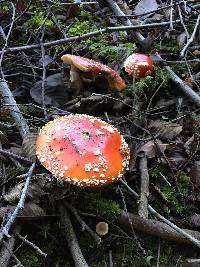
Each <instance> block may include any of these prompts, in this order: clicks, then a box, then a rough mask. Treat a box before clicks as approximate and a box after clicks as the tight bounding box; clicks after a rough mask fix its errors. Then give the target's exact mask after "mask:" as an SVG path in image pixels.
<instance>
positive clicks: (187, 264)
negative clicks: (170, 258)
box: [182, 259, 200, 267]
mask: <svg viewBox="0 0 200 267" xmlns="http://www.w3.org/2000/svg"><path fill="white" fill-rule="evenodd" d="M182 267H200V259H186V260H185V261H184V262H183V265H182Z"/></svg>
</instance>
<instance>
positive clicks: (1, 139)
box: [0, 131, 8, 144]
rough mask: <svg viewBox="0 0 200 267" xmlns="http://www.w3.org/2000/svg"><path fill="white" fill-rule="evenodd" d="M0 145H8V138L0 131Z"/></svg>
mask: <svg viewBox="0 0 200 267" xmlns="http://www.w3.org/2000/svg"><path fill="white" fill-rule="evenodd" d="M0 143H4V144H8V138H7V137H6V135H5V134H4V133H3V132H2V131H0Z"/></svg>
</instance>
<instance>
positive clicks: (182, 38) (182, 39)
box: [176, 32, 187, 48]
mask: <svg viewBox="0 0 200 267" xmlns="http://www.w3.org/2000/svg"><path fill="white" fill-rule="evenodd" d="M176 40H177V43H178V46H179V48H182V47H183V46H184V45H185V43H186V41H187V35H186V33H185V32H182V33H181V34H179V35H178V36H177V39H176Z"/></svg>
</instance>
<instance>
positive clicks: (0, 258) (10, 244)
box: [0, 225, 21, 267]
mask: <svg viewBox="0 0 200 267" xmlns="http://www.w3.org/2000/svg"><path fill="white" fill-rule="evenodd" d="M20 230H21V227H20V225H16V226H15V228H14V229H13V234H12V236H11V237H10V238H9V239H8V240H7V242H6V246H5V244H3V245H2V248H1V251H0V266H1V267H7V265H8V264H9V261H10V258H11V257H12V254H13V250H14V246H15V241H16V234H17V233H19V232H20ZM8 249H9V250H8ZM10 252H11V253H10Z"/></svg>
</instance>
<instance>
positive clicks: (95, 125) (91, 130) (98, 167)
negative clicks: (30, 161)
mask: <svg viewBox="0 0 200 267" xmlns="http://www.w3.org/2000/svg"><path fill="white" fill-rule="evenodd" d="M36 155H37V157H38V159H39V160H40V162H41V163H42V165H43V166H44V167H45V168H46V169H47V170H49V171H50V172H51V173H52V174H54V175H55V176H56V177H57V178H58V179H60V180H62V181H67V182H70V183H72V184H74V185H78V186H101V185H105V184H110V183H113V182H114V181H116V180H118V179H119V178H120V177H121V176H122V175H123V173H124V171H125V169H126V168H127V167H128V164H129V157H130V150H129V147H128V145H127V143H126V142H125V140H124V138H123V136H122V135H120V133H119V131H118V130H117V129H116V128H114V127H113V126H112V125H110V124H108V123H106V122H104V121H102V120H100V119H97V118H95V117H92V116H88V115H84V114H75V115H69V116H62V117H59V118H56V119H54V120H53V121H50V122H48V123H47V124H46V125H45V126H43V127H42V128H41V130H40V133H39V135H38V137H37V140H36Z"/></svg>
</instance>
